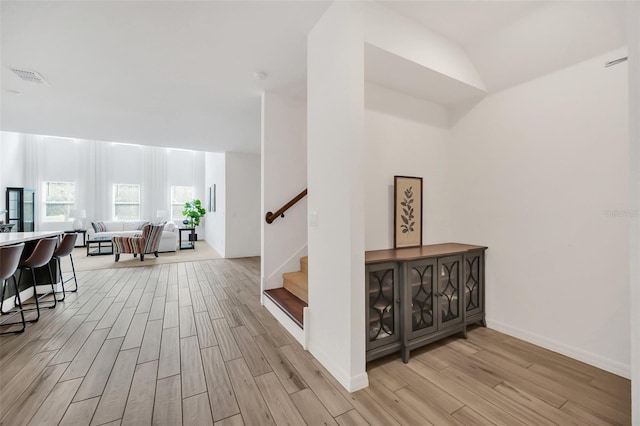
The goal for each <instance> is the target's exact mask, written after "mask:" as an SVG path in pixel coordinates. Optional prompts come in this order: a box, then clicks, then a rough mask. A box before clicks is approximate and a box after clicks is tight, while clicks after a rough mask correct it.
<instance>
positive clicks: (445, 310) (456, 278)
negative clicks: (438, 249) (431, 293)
mask: <svg viewBox="0 0 640 426" xmlns="http://www.w3.org/2000/svg"><path fill="white" fill-rule="evenodd" d="M461 263H462V257H461V256H450V257H443V258H440V259H438V296H439V297H438V305H439V310H440V317H439V318H438V321H439V327H438V328H442V327H447V326H448V325H453V324H458V323H460V322H462V299H461V297H460V296H461V295H460V288H461V286H460V284H461V279H460V275H461V274H460V272H461V270H462V267H461V266H462V265H461Z"/></svg>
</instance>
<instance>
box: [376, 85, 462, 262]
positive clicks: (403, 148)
mask: <svg viewBox="0 0 640 426" xmlns="http://www.w3.org/2000/svg"><path fill="white" fill-rule="evenodd" d="M365 106H366V110H365V141H366V142H365V143H366V152H365V169H366V185H365V212H366V213H365V224H366V231H365V248H366V250H378V249H388V248H393V185H394V183H393V177H394V176H395V175H399V176H418V177H422V178H423V180H422V190H423V227H422V241H423V244H432V243H441V242H447V241H449V240H450V239H451V230H450V218H449V207H450V202H451V201H450V199H449V198H450V193H449V191H448V188H447V186H448V182H447V169H448V167H449V163H450V158H449V151H448V141H449V128H448V127H449V117H448V113H447V110H446V109H445V108H444V107H442V106H440V105H437V104H433V103H430V102H428V101H425V100H421V99H416V98H412V97H410V96H407V95H404V94H401V93H398V92H394V91H391V90H388V89H386V88H383V87H380V86H375V85H373V84H367V85H366V86H365Z"/></svg>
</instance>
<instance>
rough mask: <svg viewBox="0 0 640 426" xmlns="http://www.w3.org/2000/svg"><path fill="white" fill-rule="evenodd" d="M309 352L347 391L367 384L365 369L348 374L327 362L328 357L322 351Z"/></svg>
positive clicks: (364, 386)
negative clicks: (355, 373)
mask: <svg viewBox="0 0 640 426" xmlns="http://www.w3.org/2000/svg"><path fill="white" fill-rule="evenodd" d="M310 352H311V354H312V355H313V356H314V357H315V358H316V359H317V360H318V361H319V362H320V364H322V366H323V367H324V368H326V369H327V371H328V372H329V373H331V375H332V376H333V377H334V378H335V379H336V380H337V381H338V383H340V384H341V385H342V387H343V388H345V389H346V390H347V391H348V392H355V391H358V390H360V389H364V388H366V387H367V386H369V375H368V374H367V372H366V371H364V372H362V373H360V374H357V375H355V376H349V375H348V374H346V373H345V372H344V371H342V370H341V369H339V368H336V367H334V366H333V365H332V364H331V363H330V362H328V359H329V358H330V357H328V356H326V355H325V354H324V353H322V352H317V351H310Z"/></svg>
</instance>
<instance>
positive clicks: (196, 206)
mask: <svg viewBox="0 0 640 426" xmlns="http://www.w3.org/2000/svg"><path fill="white" fill-rule="evenodd" d="M206 213H207V211H206V210H205V209H204V208H202V202H201V201H200V200H191V201H187V202H186V203H184V209H183V210H182V215H183V216H184V217H186V218H187V221H188V222H187V225H188V226H190V227H192V228H193V227H196V226H198V225H200V218H201V217H202V216H204V215H205V214H206Z"/></svg>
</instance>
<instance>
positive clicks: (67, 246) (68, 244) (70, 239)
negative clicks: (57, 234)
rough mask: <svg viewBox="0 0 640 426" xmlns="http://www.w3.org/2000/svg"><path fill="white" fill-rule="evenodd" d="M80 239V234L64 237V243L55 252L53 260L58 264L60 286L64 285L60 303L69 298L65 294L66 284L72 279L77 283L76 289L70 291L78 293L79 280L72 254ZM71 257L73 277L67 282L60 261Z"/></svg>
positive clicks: (65, 235) (61, 242)
mask: <svg viewBox="0 0 640 426" xmlns="http://www.w3.org/2000/svg"><path fill="white" fill-rule="evenodd" d="M77 239H78V234H64V237H62V241H60V244H59V245H58V248H56V250H55V251H54V252H53V258H54V259H55V261H56V263H57V264H58V273H59V274H60V284H62V299H58V302H62V301H63V300H64V298H65V297H67V295H66V293H65V288H64V283H66V282H69V281H71V280H72V279H73V280H74V281H75V283H76V288H74V289H73V290H70V291H71V292H72V293H75V292H76V291H78V279H77V278H76V268H75V266H73V256H71V252H72V251H73V248H74V247H75V245H76V240H77ZM65 256H69V260H71V270H72V271H73V275H71V276H70V277H69V278H67V279H66V280H65V279H64V277H63V276H62V264H61V263H60V259H61V258H63V257H65Z"/></svg>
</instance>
